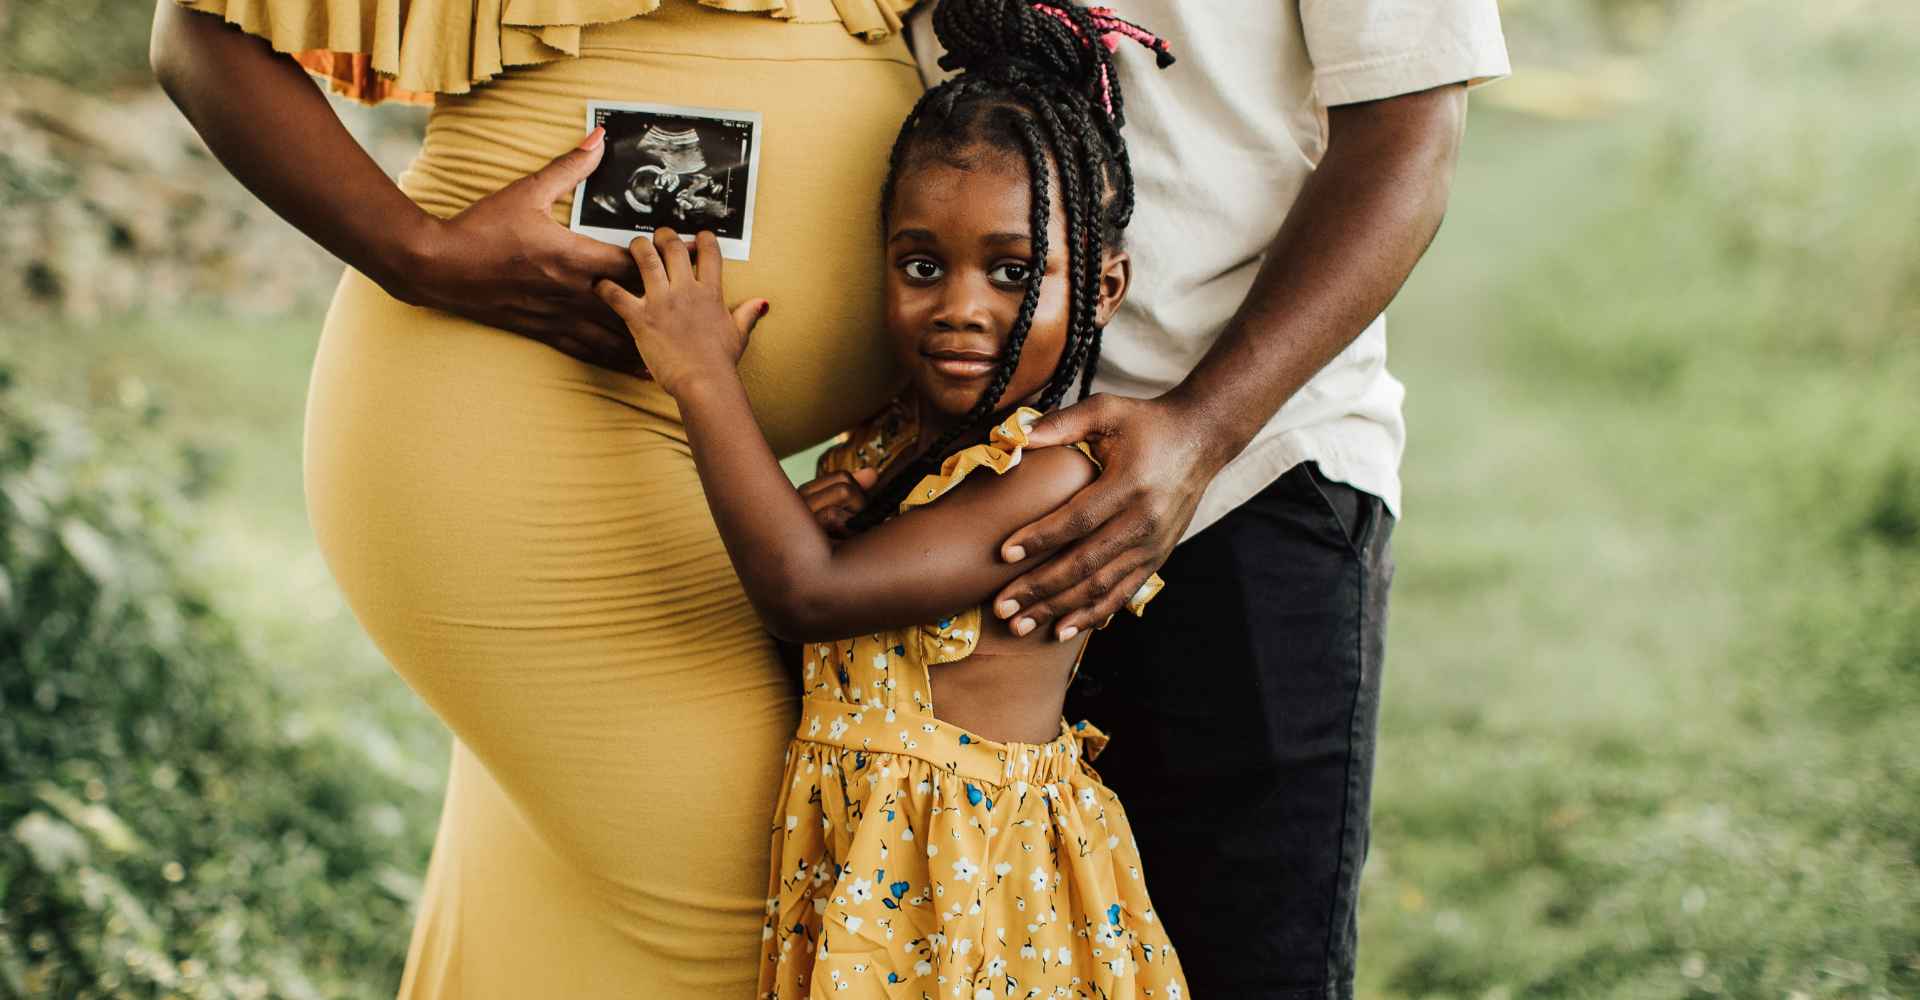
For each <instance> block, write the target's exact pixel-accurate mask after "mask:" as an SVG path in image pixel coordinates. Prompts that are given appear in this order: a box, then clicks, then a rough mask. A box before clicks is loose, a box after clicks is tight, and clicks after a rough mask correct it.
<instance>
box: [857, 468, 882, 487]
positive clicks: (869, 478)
mask: <svg viewBox="0 0 1920 1000" xmlns="http://www.w3.org/2000/svg"><path fill="white" fill-rule="evenodd" d="M853 481H854V482H856V483H858V484H860V488H861V489H863V490H870V489H873V484H874V483H877V482H879V481H880V470H879V469H855V470H853Z"/></svg>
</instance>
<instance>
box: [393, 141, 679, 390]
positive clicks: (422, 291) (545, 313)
mask: <svg viewBox="0 0 1920 1000" xmlns="http://www.w3.org/2000/svg"><path fill="white" fill-rule="evenodd" d="M605 151H606V133H605V131H604V130H602V129H594V130H593V133H592V134H590V135H588V136H587V139H586V141H585V142H582V143H581V144H580V146H579V147H578V148H576V149H573V150H570V151H568V152H567V153H565V154H564V155H562V156H560V157H558V158H556V159H555V160H554V161H553V162H551V163H549V164H547V165H546V166H545V167H542V168H540V169H539V170H537V171H534V172H533V173H531V174H528V175H527V176H525V177H522V178H520V179H519V180H517V181H514V182H513V183H512V184H509V185H507V186H506V187H503V188H501V189H500V190H498V191H495V192H494V193H493V194H490V195H488V196H486V197H485V198H482V199H480V200H479V201H476V202H474V203H473V204H472V205H469V206H468V207H467V209H466V210H465V211H463V212H461V213H460V214H459V215H456V216H454V217H453V218H451V219H446V220H439V219H429V220H428V221H427V224H426V226H425V228H424V230H423V231H422V232H421V233H420V235H419V237H418V239H417V240H415V241H414V242H413V244H412V246H411V247H410V253H409V257H408V260H407V262H406V264H405V265H403V266H400V267H395V268H391V269H388V273H386V274H383V275H375V276H374V277H375V280H377V281H379V282H380V284H381V286H382V287H384V288H385V289H386V290H387V293H388V294H390V295H392V296H393V297H394V298H397V299H399V300H401V301H402V302H406V303H409V304H411V305H417V306H430V307H432V308H435V309H440V310H444V311H446V312H450V313H453V314H455V315H457V316H464V317H466V318H468V319H471V320H475V321H477V322H481V323H485V324H486V325H488V326H492V327H498V328H500V329H502V330H507V331H510V332H513V333H517V334H520V335H521V336H523V337H528V338H531V339H533V340H537V341H539V342H541V343H543V344H546V345H547V346H549V347H552V348H554V349H555V350H558V351H560V352H562V353H564V354H568V355H571V356H572V357H574V358H577V359H579V360H581V361H584V362H586V363H588V364H592V365H598V366H600V367H602V368H609V369H612V370H614V371H618V372H625V373H627V374H629V375H644V374H646V366H645V364H644V363H643V362H642V361H641V357H640V352H639V351H637V350H635V348H634V345H633V338H632V337H630V336H628V335H627V332H626V330H625V329H624V328H623V326H622V324H621V322H620V318H619V317H618V316H616V315H615V314H614V313H613V311H612V310H610V309H608V308H607V307H606V305H605V303H603V302H602V301H601V299H600V297H599V296H597V295H595V294H594V289H593V286H594V282H596V281H598V280H601V279H612V280H615V281H626V282H629V283H631V282H632V281H633V280H634V279H635V278H636V277H637V274H636V272H635V271H634V266H633V258H631V257H630V256H628V254H627V252H626V251H624V250H621V249H620V248H619V247H616V246H610V245H608V244H606V243H602V242H600V241H599V240H596V239H592V238H590V237H586V236H582V235H580V234H578V233H575V232H572V231H571V230H569V229H567V228H566V227H564V226H561V225H559V224H558V223H556V222H554V221H553V217H552V214H551V213H552V209H553V203H554V202H555V201H558V200H559V199H560V198H561V197H562V196H564V195H566V194H567V193H569V192H571V191H572V190H573V189H574V187H575V186H577V185H578V184H579V183H580V181H581V180H583V179H584V178H585V177H586V176H587V175H588V174H591V173H593V169H594V168H595V167H596V166H598V165H599V163H600V158H601V156H603V155H604V154H605Z"/></svg>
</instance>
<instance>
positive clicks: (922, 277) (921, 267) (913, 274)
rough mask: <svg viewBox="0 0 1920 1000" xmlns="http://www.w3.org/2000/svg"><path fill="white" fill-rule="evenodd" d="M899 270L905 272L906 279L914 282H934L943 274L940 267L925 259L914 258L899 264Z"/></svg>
mask: <svg viewBox="0 0 1920 1000" xmlns="http://www.w3.org/2000/svg"><path fill="white" fill-rule="evenodd" d="M900 269H901V270H902V271H905V272H906V273H907V277H908V278H910V279H912V280H914V281H935V280H938V279H939V277H940V275H941V274H942V273H944V272H942V271H941V269H940V265H938V264H935V263H934V262H933V261H930V260H928V259H926V258H925V257H915V258H914V259H912V260H909V261H907V262H905V263H903V264H901V265H900Z"/></svg>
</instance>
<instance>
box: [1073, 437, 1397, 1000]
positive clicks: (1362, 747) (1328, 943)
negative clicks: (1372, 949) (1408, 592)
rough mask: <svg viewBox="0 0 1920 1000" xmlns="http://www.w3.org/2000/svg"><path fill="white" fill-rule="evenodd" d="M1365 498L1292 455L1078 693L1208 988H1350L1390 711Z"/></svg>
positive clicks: (1384, 523) (1378, 527)
mask: <svg viewBox="0 0 1920 1000" xmlns="http://www.w3.org/2000/svg"><path fill="white" fill-rule="evenodd" d="M1392 532H1393V518H1392V516H1391V515H1390V514H1388V513H1387V510H1386V506H1385V505H1384V504H1383V503H1382V502H1381V501H1380V500H1379V499H1378V498H1377V497H1374V496H1372V495H1370V494H1367V493H1363V492H1361V491H1359V490H1356V489H1354V488H1352V487H1350V486H1347V485H1344V484H1341V483H1335V482H1332V481H1329V480H1327V479H1325V478H1324V477H1322V476H1321V475H1320V473H1319V470H1318V468H1317V467H1315V466H1314V465H1312V464H1311V463H1308V464H1305V465H1300V466H1296V467H1295V468H1294V469H1292V470H1291V471H1289V472H1288V473H1287V474H1286V475H1285V476H1282V477H1281V478H1280V479H1279V480H1278V481H1277V482H1275V483H1274V484H1273V485H1272V486H1270V487H1268V488H1267V489H1266V490H1265V491H1263V492H1261V493H1260V494H1259V495H1258V496H1256V497H1254V498H1253V499H1252V500H1249V501H1248V502H1247V503H1246V504H1244V505H1243V506H1241V507H1239V508H1238V509H1236V510H1234V511H1233V512H1232V513H1230V514H1228V515H1227V516H1226V517H1225V518H1223V519H1222V520H1220V521H1219V522H1218V523H1215V524H1213V525H1211V526H1209V527H1208V528H1207V529H1206V530H1204V531H1202V532H1201V533H1200V534H1198V535H1196V536H1194V537H1193V538H1192V539H1190V540H1188V541H1187V542H1186V543H1184V544H1182V545H1181V546H1180V547H1179V548H1177V549H1175V550H1174V553H1173V556H1172V558H1170V559H1168V560H1167V564H1166V566H1165V567H1164V568H1162V569H1161V571H1160V574H1161V576H1162V577H1164V578H1165V579H1166V581H1167V588H1166V590H1165V591H1164V592H1163V593H1161V594H1160V596H1159V597H1157V598H1155V600H1154V602H1153V604H1152V605H1151V606H1150V607H1149V608H1148V610H1147V615H1146V617H1145V618H1144V619H1135V618H1134V617H1133V616H1131V615H1121V616H1120V617H1119V618H1116V619H1115V620H1114V622H1113V624H1112V625H1111V626H1110V627H1108V628H1107V629H1106V630H1104V631H1102V632H1099V633H1097V634H1096V635H1095V636H1094V638H1093V640H1092V645H1091V647H1090V648H1089V649H1088V653H1087V661H1086V672H1085V674H1084V676H1083V683H1081V684H1078V685H1076V686H1075V688H1074V692H1075V693H1074V694H1073V696H1072V697H1071V698H1070V701H1069V704H1068V713H1069V715H1070V716H1071V717H1073V718H1087V719H1091V720H1093V721H1094V723H1095V724H1097V725H1099V726H1100V727H1101V728H1103V729H1105V730H1106V731H1107V733H1108V734H1109V735H1110V736H1112V737H1113V743H1112V745H1111V746H1110V747H1109V748H1108V749H1107V751H1106V753H1105V754H1103V755H1102V756H1101V757H1100V760H1099V761H1098V765H1097V766H1098V768H1099V770H1100V774H1101V776H1102V777H1104V778H1105V779H1106V781H1107V784H1108V785H1110V786H1111V787H1112V788H1113V789H1114V790H1115V791H1116V792H1118V793H1119V794H1120V800H1121V802H1122V803H1123V804H1124V805H1125V807H1126V810H1127V814H1128V816H1130V817H1131V818H1132V821H1133V828H1134V833H1135V836H1136V837H1137V838H1138V840H1139V842H1140V853H1141V857H1142V861H1143V863H1144V865H1145V868H1146V871H1145V875H1146V877H1147V885H1148V891H1149V892H1151V893H1152V895H1153V901H1154V906H1155V907H1156V908H1157V910H1158V911H1159V915H1160V918H1161V919H1162V920H1163V921H1165V923H1166V928H1167V932H1168V934H1169V935H1170V936H1171V937H1172V940H1173V945H1174V948H1175V949H1176V950H1178V952H1179V953H1180V959H1181V963H1182V965H1184V966H1185V968H1186V971H1187V976H1188V981H1189V985H1190V986H1191V987H1192V992H1193V995H1194V996H1195V997H1197V998H1199V1000H1216V998H1218V1000H1224V998H1230V997H1231V998H1238V997H1260V998H1275V1000H1280V998H1284V1000H1307V998H1313V1000H1348V998H1350V997H1351V996H1352V995H1353V970H1354V954H1355V949H1356V947H1357V940H1356V939H1357V929H1356V924H1355V919H1354V904H1355V895H1356V889H1357V887H1358V884H1359V880H1360V868H1361V866H1362V865H1363V864H1364V863H1365V862H1366V856H1367V832H1368V830H1367V827H1368V807H1369V802H1370V796H1371V791H1372V785H1373V750H1374V738H1375V734H1376V731H1377V729H1378V722H1379V709H1380V666H1381V657H1382V654H1383V652H1384V649H1385V636H1386V611H1387V587H1388V584H1389V583H1390V581H1391V580H1392V577H1393V562H1392V559H1391V557H1390V556H1389V554H1388V539H1389V537H1390V536H1391V535H1392Z"/></svg>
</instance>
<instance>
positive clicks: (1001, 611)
mask: <svg viewBox="0 0 1920 1000" xmlns="http://www.w3.org/2000/svg"><path fill="white" fill-rule="evenodd" d="M1018 610H1020V602H1019V601H1014V600H1006V601H1001V602H1000V603H999V604H996V605H994V606H993V613H994V614H995V615H998V616H999V617H1001V618H1012V617H1013V613H1014V612H1015V611H1018Z"/></svg>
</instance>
